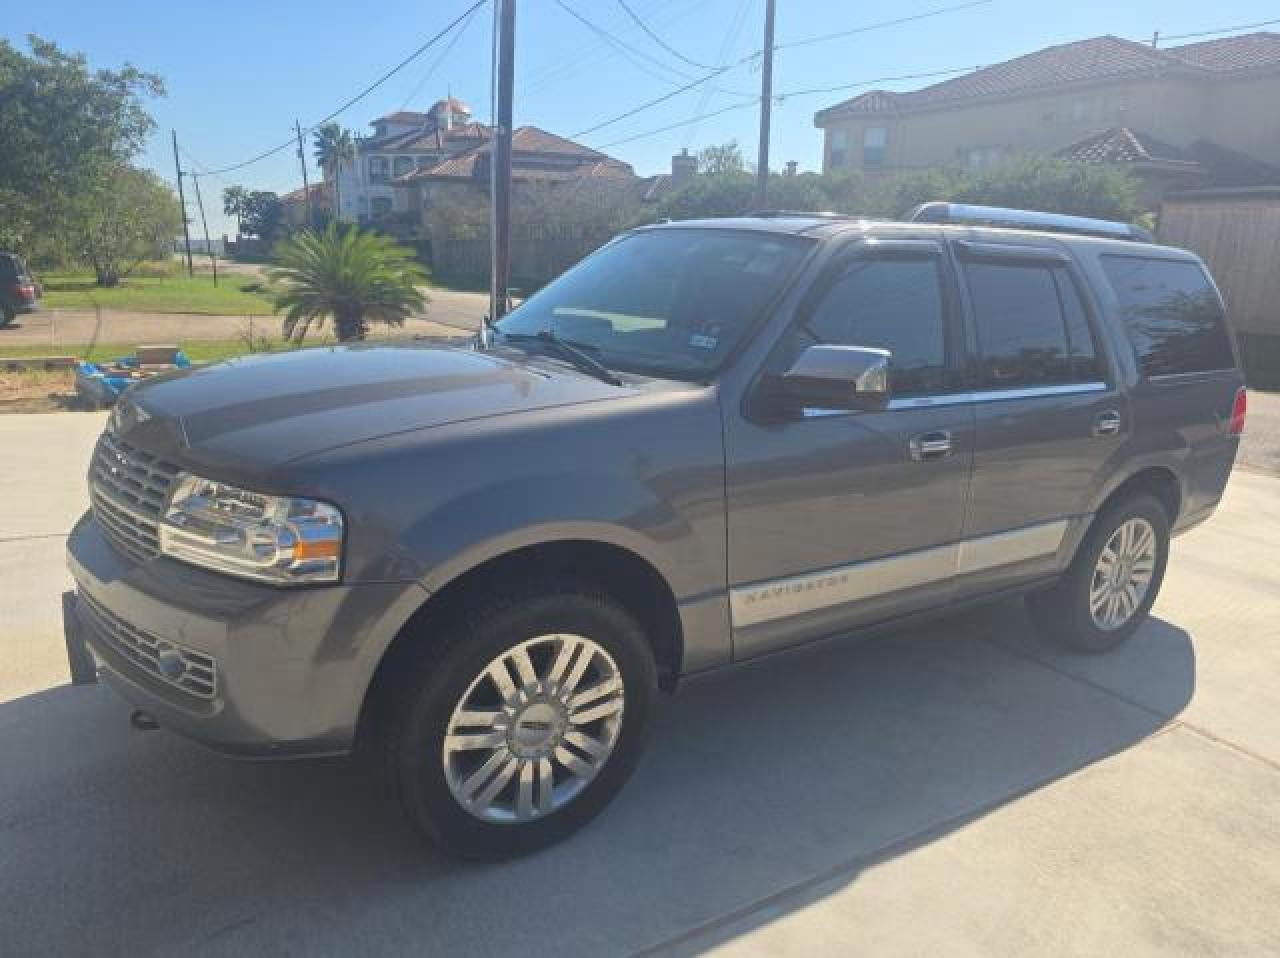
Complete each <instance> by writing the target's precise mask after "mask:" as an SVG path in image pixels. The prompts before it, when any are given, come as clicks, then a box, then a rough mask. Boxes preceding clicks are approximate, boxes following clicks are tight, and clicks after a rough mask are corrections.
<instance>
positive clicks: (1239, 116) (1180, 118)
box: [814, 33, 1280, 186]
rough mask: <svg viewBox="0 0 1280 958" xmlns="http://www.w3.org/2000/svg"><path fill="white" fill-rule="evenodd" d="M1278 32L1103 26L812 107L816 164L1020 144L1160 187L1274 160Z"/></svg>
mask: <svg viewBox="0 0 1280 958" xmlns="http://www.w3.org/2000/svg"><path fill="white" fill-rule="evenodd" d="M1277 102H1280V34H1276V33H1250V34H1244V35H1240V36H1234V37H1225V38H1221V39H1216V40H1207V41H1203V42H1199V43H1190V44H1184V45H1181V46H1171V47H1163V48H1156V47H1154V46H1152V45H1149V44H1143V43H1135V42H1133V41H1131V40H1123V39H1121V38H1119V37H1114V36H1103V37H1094V38H1092V39H1088V40H1081V41H1078V42H1075V43H1066V44H1062V45H1060V46H1053V47H1047V48H1045V49H1043V50H1037V51H1036V52H1034V53H1029V54H1027V55H1025V56H1021V57H1017V58H1015V59H1013V60H1008V61H1006V62H1004V63H998V64H995V65H994V66H989V67H985V68H983V69H980V70H975V71H973V72H970V73H967V74H964V75H962V76H958V77H955V78H953V79H949V80H944V81H943V82H941V83H935V84H933V85H932V86H927V87H924V88H923V89H919V90H912V91H908V92H903V93H895V92H890V91H888V90H872V91H869V92H867V93H863V94H861V95H859V96H856V97H853V98H852V99H849V100H845V101H843V102H841V103H837V104H835V105H833V106H830V107H827V108H826V109H823V110H820V111H819V112H818V113H817V114H816V115H815V116H814V124H815V126H817V127H818V128H820V129H821V130H822V131H823V133H824V137H825V143H824V150H823V169H824V170H827V171H831V170H840V169H852V170H859V171H862V172H864V173H868V174H877V173H883V172H893V171H901V170H911V169H920V168H927V167H946V166H951V167H955V166H960V167H967V168H971V169H980V168H982V167H985V166H989V165H991V164H992V163H996V162H999V161H1000V160H1002V159H1004V158H1006V157H1009V156H1011V155H1015V154H1019V153H1063V154H1064V155H1071V156H1075V157H1077V158H1083V159H1096V160H1097V161H1099V162H1121V163H1125V162H1130V163H1135V164H1140V165H1141V166H1140V167H1135V172H1138V173H1139V175H1143V173H1144V172H1147V173H1150V174H1151V175H1152V176H1153V177H1155V178H1156V180H1158V181H1159V182H1161V183H1163V184H1164V185H1166V186H1167V185H1178V186H1202V185H1206V179H1207V181H1208V182H1212V183H1213V184H1214V185H1224V186H1225V185H1244V184H1236V183H1226V182H1222V179H1223V176H1224V175H1226V176H1227V178H1230V177H1231V176H1232V175H1238V174H1232V173H1224V171H1231V170H1234V171H1241V173H1240V174H1239V175H1243V171H1248V175H1249V176H1250V177H1251V178H1252V180H1254V181H1256V180H1257V178H1258V177H1263V178H1265V177H1266V176H1268V175H1269V173H1270V172H1273V171H1274V167H1275V166H1276V165H1280V123H1278V122H1275V121H1274V120H1272V119H1269V118H1270V117H1272V116H1273V114H1274V112H1275V104H1276V103H1277Z"/></svg>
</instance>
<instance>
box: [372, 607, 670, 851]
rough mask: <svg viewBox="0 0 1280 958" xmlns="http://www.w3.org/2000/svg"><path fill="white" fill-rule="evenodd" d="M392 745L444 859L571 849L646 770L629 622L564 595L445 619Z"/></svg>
mask: <svg viewBox="0 0 1280 958" xmlns="http://www.w3.org/2000/svg"><path fill="white" fill-rule="evenodd" d="M445 628H446V630H447V633H448V634H447V635H446V636H444V637H442V641H441V642H440V643H439V644H438V645H437V646H436V648H435V651H434V652H433V653H431V654H429V655H426V656H424V657H423V660H422V662H421V668H420V670H419V671H418V673H417V674H418V676H419V678H418V679H416V680H415V681H414V682H413V683H411V684H410V687H409V688H408V689H407V694H406V697H405V701H404V703H403V709H402V718H401V721H399V722H398V723H396V727H395V728H394V731H393V738H392V741H391V742H390V746H391V749H390V753H389V758H390V759H391V768H390V771H391V773H392V776H393V780H394V783H395V784H396V786H397V791H398V792H399V796H400V799H401V802H402V804H403V806H404V808H405V811H406V813H407V815H408V817H409V819H410V821H411V822H412V823H413V824H414V825H415V826H416V827H417V828H418V829H419V830H420V831H421V832H423V833H424V834H425V835H426V836H427V837H428V838H429V839H431V841H432V842H434V843H435V844H436V845H437V846H439V847H440V848H441V849H442V850H444V851H445V852H447V853H449V854H452V855H455V856H457V857H461V858H472V859H494V858H503V857H507V856H511V855H517V854H522V853H525V852H529V851H533V850H535V849H537V848H541V847H543V846H545V845H549V844H551V843H553V842H556V841H559V840H560V839H562V838H564V837H566V836H568V835H569V834H571V833H572V832H573V831H575V830H577V829H578V828H580V827H581V826H582V825H584V824H586V822H587V821H589V820H590V819H591V818H592V817H593V816H594V815H596V814H597V813H598V812H599V811H600V810H601V809H603V808H604V806H605V805H606V804H608V802H609V800H610V799H612V798H613V796H614V795H615V794H616V793H617V791H618V790H619V789H620V788H621V787H622V786H623V784H624V783H625V782H626V780H627V778H628V777H629V776H630V774H631V772H632V770H633V769H634V767H635V764H636V762H637V760H638V759H639V756H640V753H641V750H642V747H643V745H644V740H645V738H646V734H647V730H648V719H649V711H650V706H651V703H652V700H653V693H654V690H655V688H656V670H655V667H654V662H653V656H652V653H651V651H650V647H649V643H648V642H647V640H646V638H645V636H644V633H643V632H642V630H641V629H640V626H639V625H638V624H637V623H636V621H635V620H634V618H632V616H631V615H630V614H629V613H628V612H627V611H626V610H625V609H623V608H622V607H621V606H620V605H618V604H617V603H616V602H614V601H613V600H612V599H610V598H609V597H607V596H604V595H600V594H598V593H596V592H594V591H593V590H591V589H590V588H589V587H584V586H576V585H572V584H568V583H561V584H552V585H548V586H546V587H544V588H542V589H537V590H530V589H525V590H522V593H521V594H520V595H519V596H511V597H507V598H500V599H497V600H493V601H491V602H489V603H488V604H486V605H485V606H482V607H480V608H478V609H474V610H471V611H470V612H468V613H467V614H462V615H457V616H453V617H451V618H450V620H449V622H448V624H447V625H446V626H445Z"/></svg>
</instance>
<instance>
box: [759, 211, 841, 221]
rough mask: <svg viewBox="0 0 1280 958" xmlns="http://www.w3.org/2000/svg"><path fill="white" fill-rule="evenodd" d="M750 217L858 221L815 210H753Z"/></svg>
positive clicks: (839, 214) (838, 214) (837, 214)
mask: <svg viewBox="0 0 1280 958" xmlns="http://www.w3.org/2000/svg"><path fill="white" fill-rule="evenodd" d="M744 215H745V216H748V217H755V218H757V219H763V220H773V219H790V218H791V217H796V218H797V219H819V220H848V219H856V217H853V216H850V215H849V214H848V213H833V212H831V211H830V210H823V211H822V212H817V211H815V210H752V211H751V212H750V213H746V214H744Z"/></svg>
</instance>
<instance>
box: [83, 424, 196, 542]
mask: <svg viewBox="0 0 1280 958" xmlns="http://www.w3.org/2000/svg"><path fill="white" fill-rule="evenodd" d="M178 472H179V469H178V467H177V466H175V465H173V463H170V462H165V461H164V460H163V459H160V458H158V457H157V456H153V455H152V454H151V453H149V452H143V451H142V450H141V449H138V448H137V447H136V446H131V445H129V444H128V443H127V442H124V441H123V440H120V439H116V438H115V437H113V436H112V435H111V434H110V433H107V432H104V433H103V434H102V438H101V439H99V440H98V445H97V448H96V449H94V452H93V461H92V463H91V464H90V466H89V502H90V504H91V505H92V506H93V514H94V517H95V518H96V519H97V520H98V522H99V523H100V524H101V525H102V528H103V529H104V530H105V531H106V533H107V535H108V537H109V538H110V539H111V541H112V543H113V544H114V545H115V546H116V547H117V548H119V549H120V551H122V552H124V553H125V555H127V556H129V557H130V558H132V559H135V560H137V561H139V562H145V561H146V560H148V559H154V558H155V557H156V556H157V555H159V554H160V539H159V532H158V524H159V522H160V514H161V512H162V511H163V510H164V505H165V501H166V499H167V498H168V496H169V487H170V486H172V485H173V480H174V478H175V477H176V476H177V475H178Z"/></svg>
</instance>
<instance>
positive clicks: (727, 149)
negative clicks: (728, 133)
mask: <svg viewBox="0 0 1280 958" xmlns="http://www.w3.org/2000/svg"><path fill="white" fill-rule="evenodd" d="M698 169H699V171H701V172H703V173H710V174H716V173H743V172H745V171H746V169H747V164H746V162H745V161H744V160H743V159H742V147H740V146H738V141H737V140H729V141H728V142H727V143H720V144H717V145H714V146H708V147H705V148H703V149H701V150H699V151H698Z"/></svg>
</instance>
